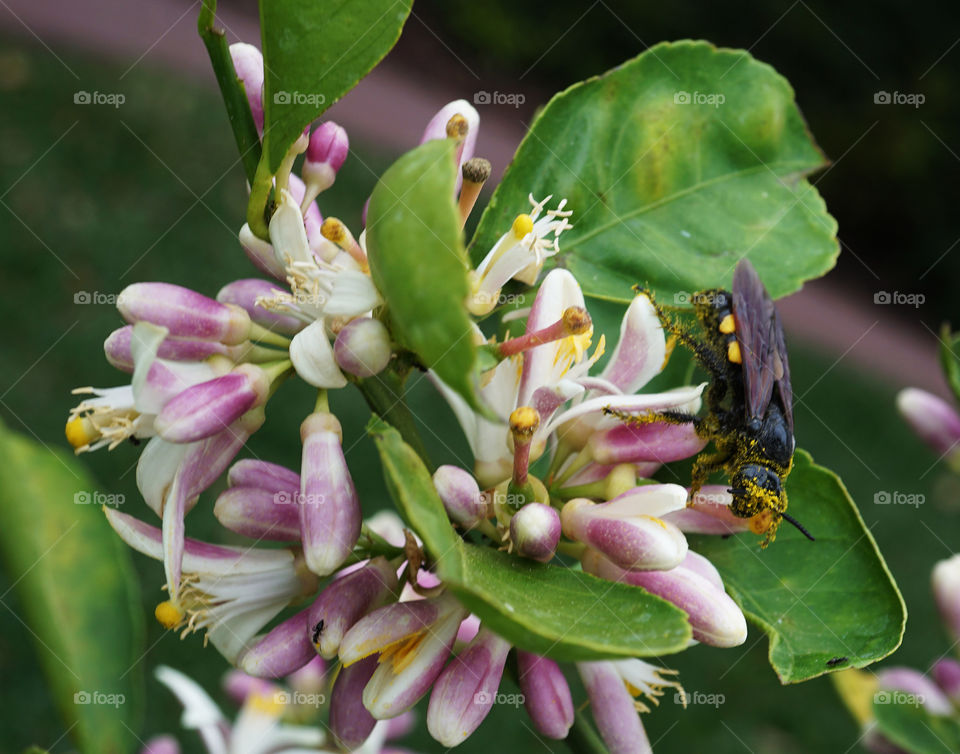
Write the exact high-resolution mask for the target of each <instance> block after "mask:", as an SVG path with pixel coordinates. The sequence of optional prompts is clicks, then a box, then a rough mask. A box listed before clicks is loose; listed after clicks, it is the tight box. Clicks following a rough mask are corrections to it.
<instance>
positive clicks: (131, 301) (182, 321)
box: [117, 283, 250, 345]
mask: <svg viewBox="0 0 960 754" xmlns="http://www.w3.org/2000/svg"><path fill="white" fill-rule="evenodd" d="M117 309H119V310H120V314H121V315H123V318H124V319H125V320H127V322H130V323H131V324H132V323H136V322H150V323H152V324H154V325H158V326H160V327H166V328H167V330H169V332H170V335H171V336H173V337H175V338H196V339H199V340H216V341H219V342H221V343H224V344H226V345H235V344H237V343H242V342H243V341H245V340H246V339H247V336H248V335H249V332H250V316H249V315H248V314H247V313H246V312H245V311H244V310H243V309H241V308H239V307H236V306H227V305H225V304H221V303H219V302H218V301H214V300H213V299H212V298H208V297H206V296H204V295H202V294H200V293H197V292H196V291H192V290H190V289H189V288H183V287H181V286H179V285H172V284H170V283H134V284H133V285H128V286H127V287H126V288H124V289H123V291H121V293H120V295H119V296H118V297H117Z"/></svg>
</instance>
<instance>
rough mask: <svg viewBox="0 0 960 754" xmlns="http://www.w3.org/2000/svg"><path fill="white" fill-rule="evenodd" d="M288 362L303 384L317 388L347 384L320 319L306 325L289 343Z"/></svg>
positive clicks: (339, 386)
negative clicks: (306, 383)
mask: <svg viewBox="0 0 960 754" xmlns="http://www.w3.org/2000/svg"><path fill="white" fill-rule="evenodd" d="M290 361H292V362H293V368H294V369H296V370H297V374H298V375H299V376H300V378H301V379H303V380H304V381H305V382H308V383H309V384H311V385H313V386H314V387H318V388H341V387H344V386H345V385H346V384H347V378H346V377H344V376H343V372H341V371H340V367H338V366H337V362H336V359H334V356H333V347H332V346H331V345H330V340H329V338H328V337H327V327H326V325H325V324H324V321H323V320H322V319H318V320H316V321H315V322H313V323H311V324H309V325H307V327H306V328H305V329H304V330H301V331H300V332H299V333H297V334H296V335H295V336H294V337H293V341H292V342H291V343H290Z"/></svg>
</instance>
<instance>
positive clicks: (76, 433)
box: [64, 416, 100, 449]
mask: <svg viewBox="0 0 960 754" xmlns="http://www.w3.org/2000/svg"><path fill="white" fill-rule="evenodd" d="M64 434H66V436H67V442H68V443H70V445H72V446H73V448H74V449H76V448H82V447H85V446H86V445H89V444H90V443H92V442H93V441H94V440H98V439H99V438H100V431H99V430H98V429H97V428H96V426H95V425H94V423H93V422H92V421H90V419H88V418H87V417H85V416H75V417H74V418H73V419H71V420H70V421H68V422H67V426H66V427H65V428H64Z"/></svg>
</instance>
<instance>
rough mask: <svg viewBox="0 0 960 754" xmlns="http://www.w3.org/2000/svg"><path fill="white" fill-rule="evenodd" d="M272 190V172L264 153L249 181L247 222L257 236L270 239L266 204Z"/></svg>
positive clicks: (265, 239) (266, 239)
mask: <svg viewBox="0 0 960 754" xmlns="http://www.w3.org/2000/svg"><path fill="white" fill-rule="evenodd" d="M271 191H273V173H271V172H270V160H268V159H267V155H266V154H264V155H262V156H261V158H260V162H259V163H257V169H256V173H255V174H254V176H253V180H252V181H251V182H250V201H249V202H248V203H247V224H248V225H249V226H250V230H252V231H253V232H254V233H255V234H256V236H257V237H258V238H262V239H263V240H264V241H269V240H270V228H269V226H268V225H267V204H268V203H269V201H270V192H271Z"/></svg>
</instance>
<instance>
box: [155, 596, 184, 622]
mask: <svg viewBox="0 0 960 754" xmlns="http://www.w3.org/2000/svg"><path fill="white" fill-rule="evenodd" d="M153 614H154V616H155V617H156V619H157V621H158V622H159V623H160V625H161V626H163V627H164V628H176V627H177V626H179V625H180V624H181V623H182V622H183V618H184V612H183V610H182V609H180V607H179V606H177V605H176V604H174V603H173V602H171V601H170V600H164V601H163V602H161V603H160V604H158V605H157V607H156V608H155V609H154V611H153Z"/></svg>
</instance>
